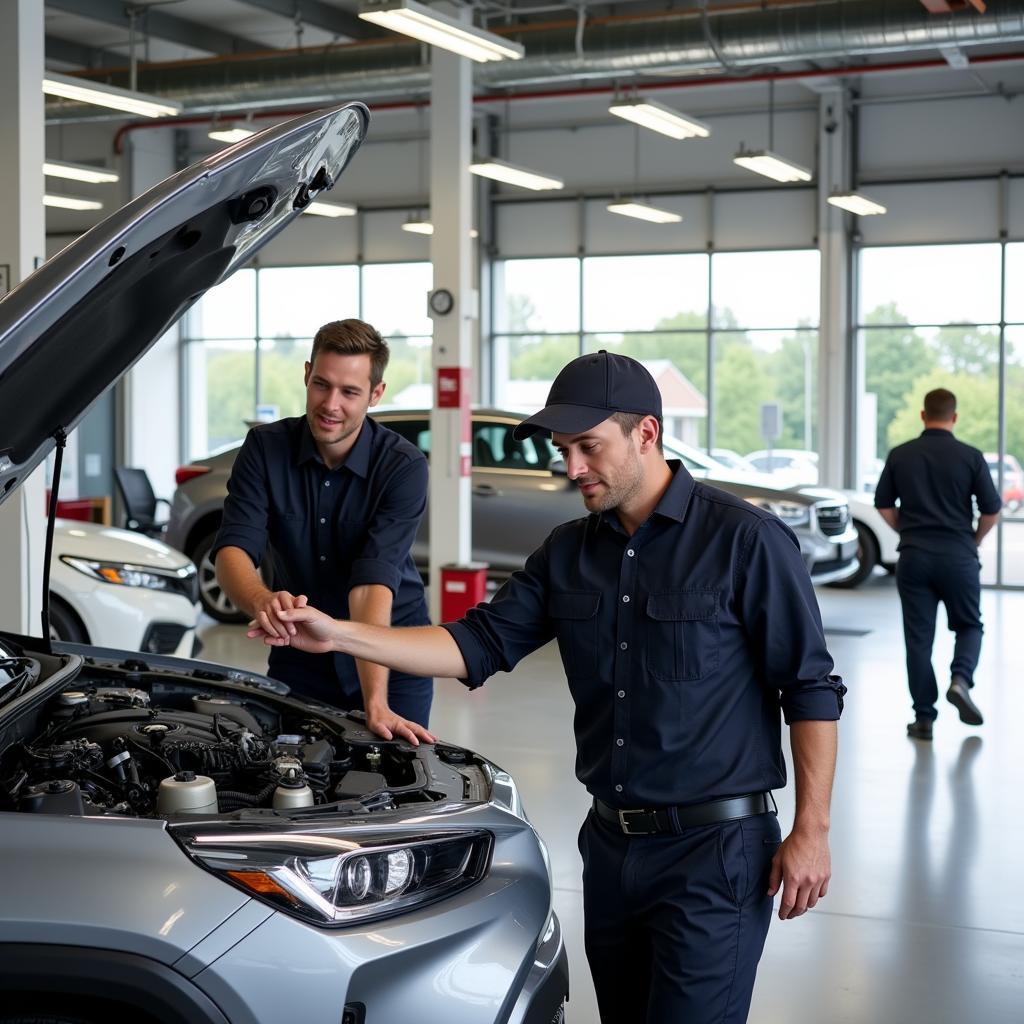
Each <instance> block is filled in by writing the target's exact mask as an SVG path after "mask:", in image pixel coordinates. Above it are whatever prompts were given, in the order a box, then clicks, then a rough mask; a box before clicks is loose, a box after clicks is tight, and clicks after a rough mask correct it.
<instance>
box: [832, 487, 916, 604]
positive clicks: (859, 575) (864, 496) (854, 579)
mask: <svg viewBox="0 0 1024 1024" xmlns="http://www.w3.org/2000/svg"><path fill="white" fill-rule="evenodd" d="M842 493H843V494H844V495H845V497H846V500H847V502H848V503H849V505H850V518H851V519H852V520H853V525H854V526H855V527H856V529H857V557H858V559H860V568H859V569H858V570H857V571H856V572H855V573H854V574H853V575H852V576H849V577H847V579H845V580H839V581H838V582H836V583H833V584H831V585H832V586H833V587H859V586H860V585H861V584H862V583H863V582H864V581H865V580H866V579H868V578H869V577H870V576H871V574H872V573H873V572H874V571H875V566H876V565H880V566H881V567H882V568H883V569H885V571H886V572H895V570H896V559H897V558H899V555H898V554H897V552H896V545H897V544H898V543H899V540H900V535H899V534H898V533H897V532H896V531H895V530H894V529H893V528H892V527H891V526H890V525H889V524H888V523H887V522H886V521H885V520H884V519H883V518H882V517H881V515H880V514H879V512H878V509H877V508H875V495H874V493H873V492H872V493H871V494H868V493H867V492H866V491H845V490H844V491H843V492H842Z"/></svg>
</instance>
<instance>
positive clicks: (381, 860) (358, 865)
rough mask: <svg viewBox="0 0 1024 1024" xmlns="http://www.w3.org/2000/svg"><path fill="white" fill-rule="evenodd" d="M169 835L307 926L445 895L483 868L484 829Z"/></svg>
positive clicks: (487, 853) (487, 855) (361, 918)
mask: <svg viewBox="0 0 1024 1024" xmlns="http://www.w3.org/2000/svg"><path fill="white" fill-rule="evenodd" d="M175 838H176V839H177V840H178V842H180V843H181V845H182V847H183V848H184V850H185V852H186V853H187V854H188V855H189V856H190V857H191V858H192V859H193V860H195V861H196V862H197V863H198V864H200V865H201V866H202V867H204V868H206V870H207V871H210V872H212V873H213V874H215V875H217V876H218V877H219V878H221V879H223V880H224V881H225V882H228V883H230V884H231V885H234V886H237V887H238V888H240V889H242V890H243V891H244V892H245V893H246V895H248V896H252V897H254V898H255V899H258V900H262V901H263V902H264V903H269V904H271V905H272V906H273V907H275V908H276V909H277V910H281V911H283V912H284V913H286V914H291V915H292V916H294V917H298V918H301V919H303V920H305V921H308V922H310V923H312V924H317V925H327V926H343V925H350V924H365V923H366V922H367V921H375V920H377V919H379V918H382V917H390V916H392V915H394V914H399V913H403V912H405V911H409V910H413V909H416V908H419V907H421V906H424V905H425V904H427V903H433V902H434V901H436V900H439V899H444V898H446V897H448V896H453V895H454V894H455V893H457V892H461V891H462V890H463V889H466V888H468V887H469V886H471V885H473V884H474V883H476V882H478V881H479V880H480V879H481V878H483V877H484V875H485V874H486V873H487V868H488V866H489V864H490V859H491V847H492V843H493V839H492V836H491V834H490V833H489V832H483V831H469V832H454V833H444V834H440V835H427V836H423V835H417V836H397V837H396V836H377V837H366V836H360V837H359V838H358V839H352V840H349V839H340V838H336V837H333V836H326V835H308V834H305V833H279V834H266V833H249V834H236V833H218V834H211V833H202V834H183V833H182V832H176V834H175Z"/></svg>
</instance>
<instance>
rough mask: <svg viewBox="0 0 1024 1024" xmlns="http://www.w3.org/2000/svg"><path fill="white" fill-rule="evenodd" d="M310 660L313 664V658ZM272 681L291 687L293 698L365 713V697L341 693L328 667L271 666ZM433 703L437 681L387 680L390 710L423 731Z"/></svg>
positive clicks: (397, 676)
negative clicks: (303, 698) (416, 723)
mask: <svg viewBox="0 0 1024 1024" xmlns="http://www.w3.org/2000/svg"><path fill="white" fill-rule="evenodd" d="M310 660H313V659H312V658H311V659H310ZM267 675H268V676H270V678H271V679H277V680H278V681H279V682H282V683H287V684H288V686H289V687H291V691H292V696H293V697H309V698H310V699H311V700H318V701H322V702H323V703H324V704H330V705H331V706H332V707H336V708H341V709H342V710H343V711H360V710H362V709H363V693H362V691H361V690H356V692H355V693H349V692H347V691H346V690H344V689H342V685H341V683H340V682H338V677H337V676H336V675H335V674H334V669H333V667H332V666H331V665H330V662H329V661H328V664H327V666H326V668H325V669H320V668H319V666H310V667H308V668H307V667H306V666H305V665H291V664H287V663H286V664H283V665H281V664H278V665H271V666H270V668H269V669H268V670H267ZM433 701H434V681H433V680H432V679H424V678H422V677H421V676H407V675H404V674H403V673H401V672H392V673H391V676H390V678H389V679H388V705H389V706H390V708H391V710H392V711H394V712H395V714H397V715H401V716H402V717H403V718H407V719H408V720H409V721H410V722H418V723H419V724H420V725H422V726H423V728H424V729H426V728H428V723H429V721H430V705H431V704H432V703H433Z"/></svg>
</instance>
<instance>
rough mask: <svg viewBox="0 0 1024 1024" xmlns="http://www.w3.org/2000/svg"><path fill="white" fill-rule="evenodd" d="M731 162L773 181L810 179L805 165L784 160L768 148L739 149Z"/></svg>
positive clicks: (809, 173)
mask: <svg viewBox="0 0 1024 1024" xmlns="http://www.w3.org/2000/svg"><path fill="white" fill-rule="evenodd" d="M733 163H735V164H739V165H740V167H746V169H747V170H748V171H753V172H754V173H755V174H763V175H764V176H765V177H766V178H774V179H775V181H810V180H811V172H810V171H809V170H807V168H806V167H801V166H800V165H799V164H795V163H793V162H792V161H791V160H784V159H783V158H782V157H781V156H778V155H777V154H775V153H773V152H772V151H771V150H769V149H741V150H740V151H739V152H738V153H737V154H736V155H735V156H734V157H733Z"/></svg>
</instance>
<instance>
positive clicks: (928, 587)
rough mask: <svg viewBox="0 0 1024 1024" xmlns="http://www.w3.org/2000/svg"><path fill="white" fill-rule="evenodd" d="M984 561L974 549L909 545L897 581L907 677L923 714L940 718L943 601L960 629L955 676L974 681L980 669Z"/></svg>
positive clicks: (953, 667) (955, 648)
mask: <svg viewBox="0 0 1024 1024" xmlns="http://www.w3.org/2000/svg"><path fill="white" fill-rule="evenodd" d="M980 569H981V566H980V564H979V562H978V559H977V558H975V557H972V556H971V555H970V553H968V552H966V551H965V552H964V553H963V554H960V553H959V552H956V553H952V554H949V555H940V554H935V553H932V552H930V551H919V550H917V549H915V548H909V549H906V550H903V551H901V552H900V558H899V561H898V562H897V563H896V584H897V588H898V590H899V594H900V604H901V605H902V607H903V638H904V640H905V642H906V647H907V681H908V682H909V683H910V696H911V698H912V699H913V701H914V714H915V715H916V716H917V717H918V718H926V719H929V720H932V721H934V719H935V717H936V715H937V712H936V710H935V703H936V701H937V700H938V698H939V690H938V684H937V683H936V680H935V670H934V669H933V668H932V644H933V643H934V641H935V618H936V613H937V611H938V606H939V602H940V601H941V602H942V603H943V604H944V605H945V606H946V620H947V622H948V624H949V628H950V629H951V630H952V631H953V632H954V633H955V634H956V642H955V644H954V646H953V661H952V663H951V664H950V666H949V673H950V675H951V676H953V675H957V676H962V677H963V679H964V680H965V681H966V683H967V685H968V686H974V670H975V668H977V666H978V658H979V656H980V655H981V635H982V625H981V580H980Z"/></svg>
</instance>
